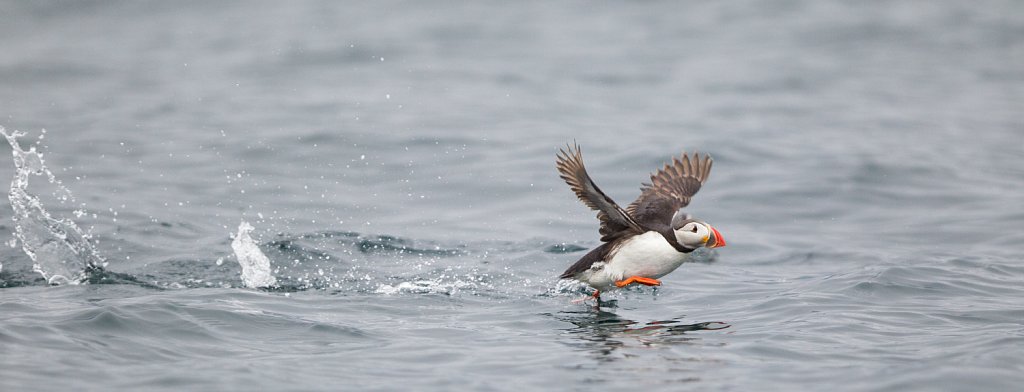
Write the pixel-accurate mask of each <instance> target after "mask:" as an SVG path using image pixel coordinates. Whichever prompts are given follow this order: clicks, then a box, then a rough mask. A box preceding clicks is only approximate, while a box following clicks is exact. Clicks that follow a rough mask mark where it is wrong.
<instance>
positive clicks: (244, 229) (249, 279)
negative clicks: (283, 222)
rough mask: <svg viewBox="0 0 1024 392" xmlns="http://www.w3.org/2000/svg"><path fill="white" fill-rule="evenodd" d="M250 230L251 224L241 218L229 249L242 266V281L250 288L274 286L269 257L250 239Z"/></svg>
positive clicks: (274, 280)
mask: <svg viewBox="0 0 1024 392" xmlns="http://www.w3.org/2000/svg"><path fill="white" fill-rule="evenodd" d="M252 230H253V227H252V225H250V224H249V222H246V221H244V220H243V221H242V222H241V223H239V224H238V234H236V235H235V239H234V240H233V241H231V249H232V250H234V252H235V258H237V259H238V264H239V265H241V266H242V283H243V284H245V287H252V288H258V287H273V286H276V285H277V279H275V278H274V275H273V274H272V273H271V272H270V259H269V258H267V255H265V254H263V251H261V250H260V247H259V244H257V243H256V241H255V240H253V239H252V236H251V235H250V234H251V233H252Z"/></svg>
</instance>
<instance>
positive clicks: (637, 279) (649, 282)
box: [615, 276, 661, 287]
mask: <svg viewBox="0 0 1024 392" xmlns="http://www.w3.org/2000/svg"><path fill="white" fill-rule="evenodd" d="M633 283H639V284H642V285H644V286H661V281H660V280H657V279H652V278H645V277H642V276H630V277H629V278H626V279H624V280H620V281H618V282H615V287H626V286H629V285H631V284H633Z"/></svg>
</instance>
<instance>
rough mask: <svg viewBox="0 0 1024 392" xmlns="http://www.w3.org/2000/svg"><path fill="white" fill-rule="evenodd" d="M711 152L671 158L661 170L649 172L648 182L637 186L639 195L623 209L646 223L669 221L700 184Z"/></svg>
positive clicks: (656, 224)
mask: <svg viewBox="0 0 1024 392" xmlns="http://www.w3.org/2000/svg"><path fill="white" fill-rule="evenodd" d="M711 164H712V160H711V156H710V155H707V154H705V155H704V156H703V157H701V156H700V154H699V153H696V152H695V153H693V155H692V156H691V155H688V154H686V153H683V155H682V157H679V158H673V159H672V162H670V163H668V164H665V166H664V167H663V168H661V170H658V171H657V172H655V173H653V174H651V182H650V183H643V184H642V186H641V187H640V190H641V193H640V197H638V198H637V199H636V201H634V202H633V203H631V204H630V205H629V207H627V208H626V213H627V214H628V215H629V216H632V217H633V218H634V219H635V220H636V222H637V223H639V224H641V225H644V226H646V227H657V226H663V225H669V224H671V222H672V216H673V215H675V213H676V211H678V210H679V209H680V208H683V207H686V206H687V205H689V204H690V199H691V198H693V195H695V194H697V191H699V190H700V187H701V185H703V184H704V182H706V181H707V180H708V176H709V175H710V174H711Z"/></svg>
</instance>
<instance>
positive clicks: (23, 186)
mask: <svg viewBox="0 0 1024 392" xmlns="http://www.w3.org/2000/svg"><path fill="white" fill-rule="evenodd" d="M43 132H44V134H45V131H43ZM0 134H3V136H4V137H5V138H7V142H8V143H10V145H11V154H12V155H13V156H14V167H15V173H14V178H13V179H12V180H11V190H10V192H9V193H8V198H10V201H11V208H13V209H14V215H13V217H12V218H13V220H14V229H15V232H14V236H15V238H16V239H17V242H20V243H21V249H22V250H23V251H24V252H25V254H26V255H28V257H29V258H30V259H32V263H33V264H32V270H33V271H35V272H38V273H40V274H41V275H42V276H43V278H44V279H46V281H47V282H49V283H50V284H65V283H68V284H78V283H81V282H83V281H85V279H86V278H87V273H88V272H89V271H91V270H95V269H98V268H101V267H102V266H104V264H105V261H104V260H103V258H102V257H100V256H99V254H98V253H97V252H96V249H95V247H94V246H93V244H92V243H91V242H90V241H89V240H90V238H91V237H90V235H89V234H88V233H86V232H84V231H82V229H80V228H79V227H78V225H77V224H75V222H74V221H73V220H71V219H70V218H65V217H54V216H53V215H51V214H50V213H49V212H48V211H47V210H46V209H45V208H44V207H43V203H42V202H41V201H40V199H39V197H38V196H36V195H34V194H32V193H30V192H29V191H28V185H29V178H31V177H32V176H44V177H45V178H46V180H47V181H48V182H49V183H50V184H51V185H53V186H54V187H56V189H55V190H54V191H53V197H54V198H55V199H56V200H58V201H59V202H60V203H61V204H65V203H68V204H74V203H75V198H74V196H73V195H72V194H71V191H70V190H68V189H67V187H65V186H64V185H63V184H62V183H61V182H60V181H58V180H57V178H56V177H55V176H54V175H53V173H52V172H50V169H48V168H47V167H46V164H45V161H44V160H43V154H42V153H41V152H39V151H37V150H36V146H37V145H38V142H37V143H36V144H35V145H32V146H30V147H29V149H28V151H25V150H23V149H22V148H21V145H20V144H18V138H19V137H21V136H24V135H25V133H24V132H19V131H14V132H11V133H7V131H6V130H4V128H3V127H0ZM40 139H42V136H40ZM75 213H76V215H78V214H80V213H82V212H81V210H80V209H76V211H75Z"/></svg>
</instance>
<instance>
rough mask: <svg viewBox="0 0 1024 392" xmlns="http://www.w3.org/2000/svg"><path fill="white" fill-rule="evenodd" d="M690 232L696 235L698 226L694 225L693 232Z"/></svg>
mask: <svg viewBox="0 0 1024 392" xmlns="http://www.w3.org/2000/svg"><path fill="white" fill-rule="evenodd" d="M690 231H691V232H694V233H696V232H697V225H693V230H690Z"/></svg>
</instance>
